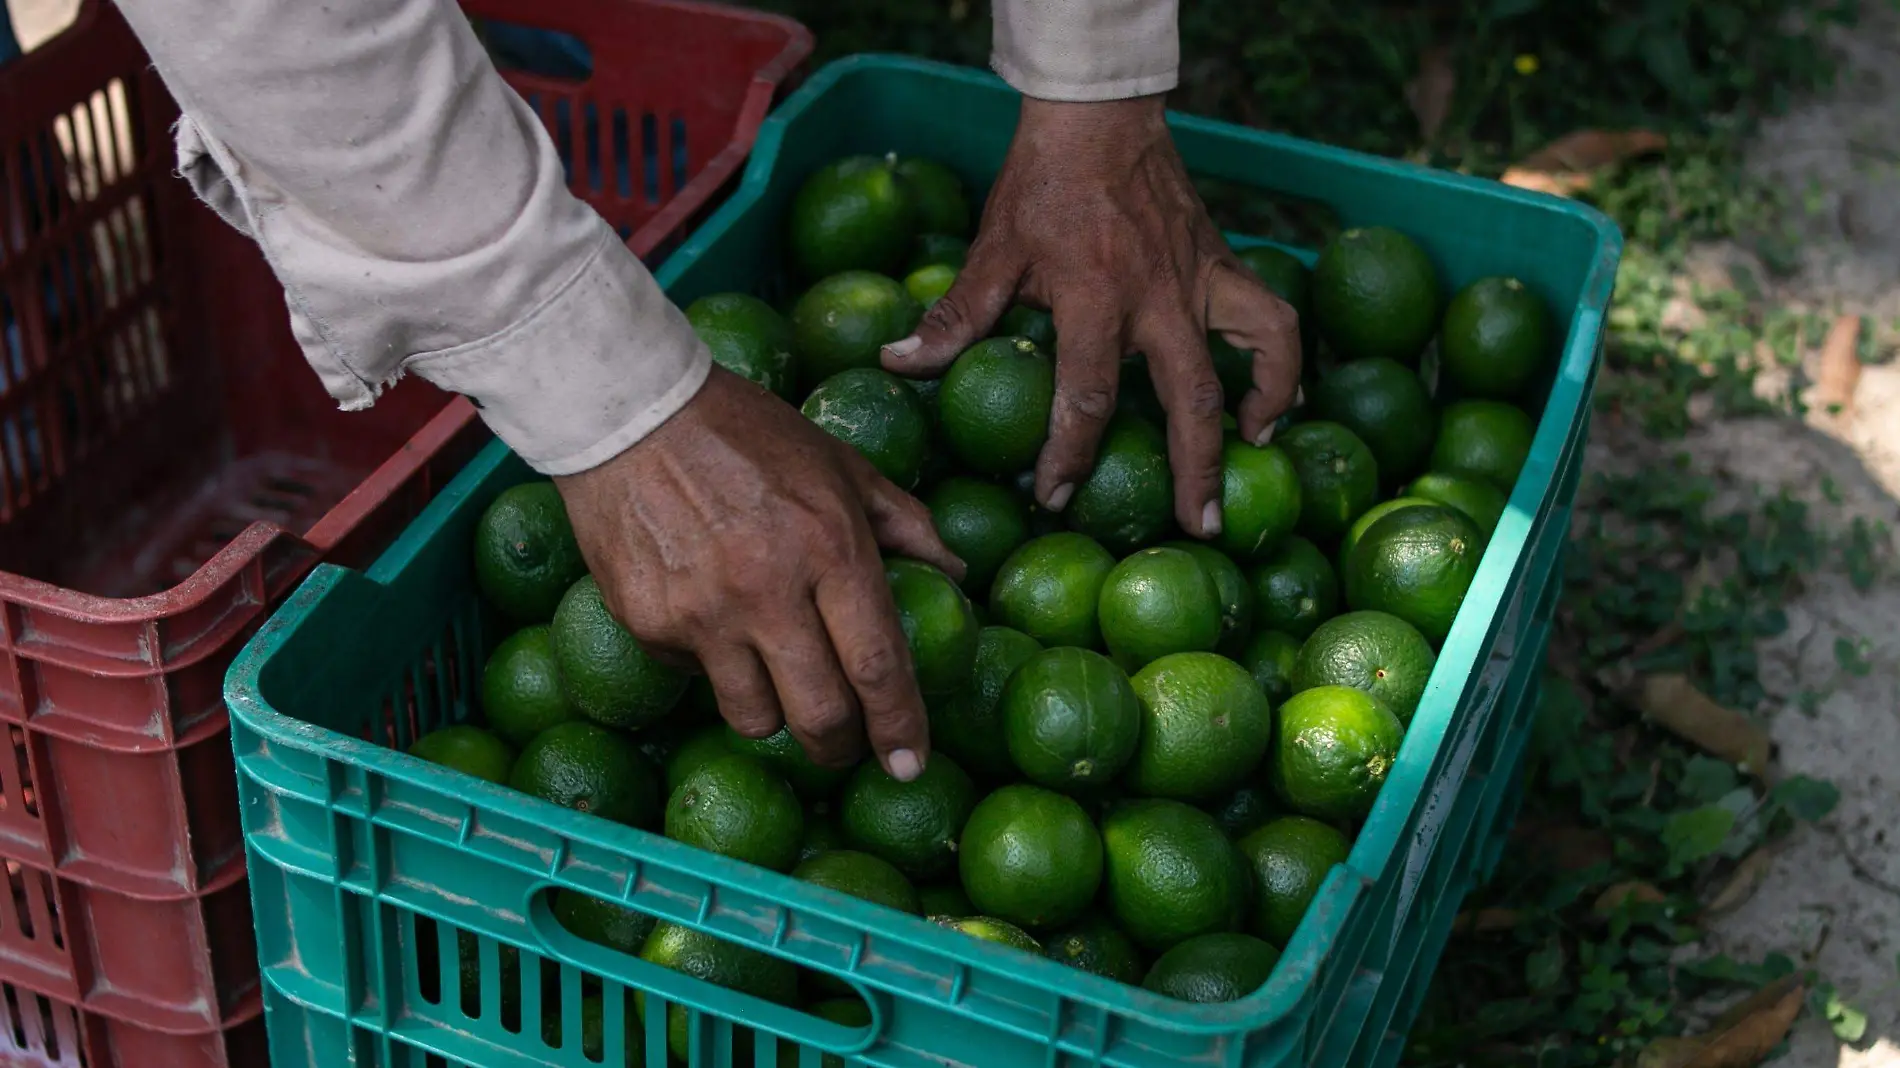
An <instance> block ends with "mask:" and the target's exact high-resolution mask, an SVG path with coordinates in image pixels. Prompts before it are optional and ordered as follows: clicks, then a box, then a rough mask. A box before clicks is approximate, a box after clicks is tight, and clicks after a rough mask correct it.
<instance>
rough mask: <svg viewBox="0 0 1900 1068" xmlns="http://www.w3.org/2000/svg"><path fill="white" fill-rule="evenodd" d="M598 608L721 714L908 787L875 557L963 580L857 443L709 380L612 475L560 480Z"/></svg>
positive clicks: (886, 609)
mask: <svg viewBox="0 0 1900 1068" xmlns="http://www.w3.org/2000/svg"><path fill="white" fill-rule="evenodd" d="M555 484H556V485H557V486H559V487H560V491H561V497H562V500H563V501H565V502H566V505H567V511H568V515H569V517H570V519H571V520H572V522H573V524H574V534H575V537H576V538H577V539H578V540H579V541H580V546H581V552H582V554H583V555H584V556H586V558H587V565H588V568H589V569H590V570H591V571H592V572H593V573H594V575H595V576H596V577H597V578H598V579H599V581H600V588H601V594H602V596H603V597H604V598H605V599H606V602H607V607H608V608H609V609H611V610H612V611H613V613H614V615H615V617H617V618H618V619H619V620H620V621H621V622H622V623H623V624H625V625H626V627H627V629H628V630H630V631H632V632H633V634H634V636H635V637H636V638H638V639H639V640H640V642H641V644H642V645H643V646H645V647H646V648H647V649H648V650H650V651H651V652H653V653H654V654H655V655H657V656H661V657H663V658H668V659H674V660H684V659H685V658H687V657H691V658H694V659H697V661H698V662H699V664H700V665H701V666H702V667H703V668H704V669H705V670H706V672H707V674H708V675H709V676H711V680H712V686H713V692H714V694H715V695H716V696H717V697H718V699H719V710H720V713H721V714H722V715H723V716H724V717H725V718H726V721H727V722H728V723H730V724H731V725H732V727H733V729H734V730H737V731H738V732H739V733H740V734H743V735H745V736H747V737H750V738H762V737H765V736H766V735H769V734H771V733H772V732H774V731H776V730H778V728H779V725H780V724H781V723H783V724H785V725H786V726H788V727H790V728H791V732H792V734H793V735H794V736H796V737H797V738H798V740H799V742H800V743H801V744H802V745H804V747H805V751H806V752H807V753H808V754H810V756H811V758H812V759H813V760H814V761H817V762H818V763H820V764H826V765H832V766H841V765H846V764H849V763H850V762H852V761H853V760H855V759H857V758H858V756H859V755H860V754H861V753H862V752H863V746H864V740H865V738H866V736H867V735H868V736H869V739H870V744H871V748H872V749H873V750H874V751H875V753H876V754H877V758H878V761H879V763H881V764H883V766H884V768H885V770H886V771H889V772H890V773H891V775H892V776H894V777H896V778H898V779H901V780H908V779H911V778H915V777H916V775H917V773H918V772H919V771H921V770H922V768H923V764H924V761H925V759H926V757H927V756H928V754H929V749H930V731H929V726H928V723H927V721H926V719H925V713H924V704H923V699H922V697H921V696H919V694H918V691H917V683H916V680H915V679H914V678H913V677H912V675H911V662H910V650H909V647H908V646H907V645H906V644H905V640H904V632H903V629H902V628H901V626H900V625H899V623H898V619H897V611H896V608H895V607H894V606H893V604H892V602H891V593H890V589H889V587H888V585H887V584H886V582H885V579H884V564H883V561H882V559H881V558H880V556H879V553H878V550H879V547H880V546H882V547H884V548H886V549H890V550H892V551H894V552H898V553H902V554H904V555H907V556H913V557H916V558H917V559H920V560H924V561H927V562H929V563H932V564H935V565H937V566H938V567H940V568H943V569H944V570H945V571H947V572H949V573H950V574H951V575H952V577H957V578H960V577H961V576H962V574H963V564H962V562H961V561H959V560H958V559H957V558H956V557H955V556H953V555H951V553H950V551H949V550H948V549H946V548H944V545H943V542H942V541H941V540H940V539H939V538H938V537H937V532H936V528H935V527H934V526H933V525H932V524H931V521H930V513H929V511H928V510H927V509H925V508H924V506H923V505H921V504H919V503H918V502H917V501H916V500H915V499H914V498H912V497H911V496H909V495H908V494H906V493H904V492H903V491H901V490H899V489H898V488H897V487H896V486H894V485H892V484H891V483H890V482H889V481H887V480H886V479H885V478H884V477H883V476H881V475H879V474H878V473H877V471H876V470H875V469H873V468H872V466H871V464H870V462H869V461H867V460H865V459H864V458H863V457H862V456H860V455H859V454H858V453H857V452H856V451H855V450H853V449H852V448H851V447H850V446H848V445H845V444H844V443H842V442H840V441H838V440H836V439H835V438H832V437H830V436H828V435H826V434H825V433H824V432H823V431H821V430H819V429H818V428H817V427H815V426H813V425H812V424H811V423H809V422H807V421H806V420H805V419H804V418H803V417H802V416H800V415H799V414H798V412H797V411H796V410H795V409H793V408H792V407H790V406H789V405H787V404H786V403H785V402H783V401H781V400H779V399H778V398H776V397H774V396H773V395H772V394H770V393H768V392H766V391H765V390H764V389H762V388H760V387H758V386H756V385H754V384H753V383H751V382H748V381H746V380H745V379H743V378H740V377H738V376H737V375H734V374H731V373H730V372H727V371H725V370H723V369H721V368H719V367H714V368H713V369H712V373H711V376H710V377H708V378H707V380H706V384H705V386H704V387H702V388H701V389H700V391H699V393H698V395H697V396H695V397H694V398H693V399H692V400H691V401H690V402H688V403H687V405H686V407H684V408H682V409H680V410H679V412H678V413H677V414H675V415H674V416H673V417H672V418H671V419H669V420H667V421H666V422H665V423H664V424H662V425H661V426H660V428H659V429H658V430H655V431H654V432H653V433H651V434H649V435H648V436H647V437H646V438H645V439H643V440H642V441H641V442H640V443H639V444H637V445H635V446H633V447H632V448H630V449H628V450H627V451H625V452H623V453H621V454H620V455H619V456H617V457H615V458H614V459H612V460H609V461H608V462H606V463H604V464H602V465H600V466H599V467H596V468H593V469H592V470H589V471H584V472H582V473H580V474H576V475H568V476H565V477H561V478H557V479H555Z"/></svg>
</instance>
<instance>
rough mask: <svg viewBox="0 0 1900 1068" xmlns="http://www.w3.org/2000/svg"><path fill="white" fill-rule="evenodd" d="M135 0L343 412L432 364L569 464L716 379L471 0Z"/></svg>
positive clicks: (225, 188)
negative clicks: (461, 3) (535, 110)
mask: <svg viewBox="0 0 1900 1068" xmlns="http://www.w3.org/2000/svg"><path fill="white" fill-rule="evenodd" d="M119 4H120V7H121V8H122V9H123V10H124V12H125V15H126V17H127V19H128V21H130V22H131V24H132V26H133V28H134V29H135V30H136V31H137V32H138V34H139V37H140V39H141V40H142V41H143V42H144V43H145V45H146V47H147V49H148V50H149V51H150V53H151V55H152V58H153V60H154V61H155V63H156V64H157V67H158V70H159V72H160V74H161V75H163V77H164V79H165V82H166V84H167V85H168V86H169V87H170V88H171V90H172V93H173V95H174V96H175V97H177V99H178V101H179V103H180V105H181V106H182V108H183V110H184V118H183V120H182V121H181V122H180V123H179V126H178V130H177V139H178V153H179V168H180V170H181V172H182V173H183V174H184V176H185V177H186V178H187V179H188V180H189V181H190V182H191V183H192V185H193V186H194V187H195V188H196V190H197V191H198V194H199V195H200V196H201V197H202V198H204V200H205V201H206V202H207V203H209V204H210V205H211V206H212V207H213V208H214V209H216V210H217V211H218V212H219V213H220V214H221V215H222V216H223V217H224V218H225V219H226V220H227V221H228V222H230V223H231V224H232V225H234V226H236V227H237V228H238V229H240V230H242V231H243V232H245V233H246V234H248V235H250V236H251V237H252V238H254V239H255V240H256V241H257V242H258V244H259V245H260V246H261V247H262V248H263V251H264V254H265V256H266V258H267V259H268V260H269V261H270V265H271V267H272V269H273V270H274V271H275V272H276V274H277V277H278V279H279V280H280V281H281V282H282V283H283V286H284V290H285V295H286V303H287V305H288V307H289V314H290V320H291V326H292V329H293V331H294V333H295V335H296V337H297V340H298V341H299V343H300V344H301V345H302V346H303V349H304V353H305V355H306V356H307V357H308V359H309V361H310V364H311V366H312V367H313V368H315V370H316V371H317V374H318V375H319V377H320V378H321V379H322V381H323V384H324V386H325V388H327V389H328V390H329V392H330V394H331V395H332V396H334V397H335V398H336V399H337V401H338V402H339V403H340V404H341V405H342V406H343V407H344V408H346V409H355V408H363V407H367V406H368V405H369V404H371V403H372V402H373V401H374V400H375V398H376V396H377V394H378V393H379V392H380V391H381V390H382V389H383V388H384V387H385V386H387V385H388V384H390V383H391V382H393V381H395V380H396V379H397V378H398V377H400V376H401V375H402V374H404V373H406V372H413V373H415V374H418V375H421V376H422V377H424V378H426V379H428V380H429V381H431V382H434V383H435V384H437V385H439V386H441V387H442V388H444V389H448V390H452V391H454V392H457V393H461V394H464V395H466V396H468V397H470V398H471V399H473V400H474V401H475V403H476V404H477V405H478V406H479V407H480V409H481V412H482V417H483V419H484V420H486V421H487V422H488V424H489V425H490V427H492V428H493V429H494V431H495V433H496V434H497V435H499V436H500V437H501V438H502V439H503V440H504V441H506V442H507V443H508V444H509V445H510V446H511V447H513V448H514V449H515V451H516V452H518V453H520V454H521V456H522V457H523V458H524V459H526V460H527V461H528V462H529V463H530V464H531V465H533V466H534V467H535V468H537V469H539V470H541V471H543V472H545V473H548V474H567V473H572V472H575V471H581V470H585V469H587V468H589V467H592V466H594V465H596V464H599V463H601V462H602V461H605V460H607V459H609V458H611V457H612V456H614V455H616V454H617V453H619V452H621V451H622V450H624V449H625V448H626V447H627V446H629V445H631V444H633V443H634V442H636V441H638V440H639V439H640V438H641V437H642V436H643V435H645V434H646V433H647V432H648V431H650V430H652V429H653V428H654V427H656V426H658V425H659V424H660V423H661V422H663V421H664V420H665V419H666V418H667V417H668V416H670V415H671V414H672V413H673V412H674V411H676V410H678V408H679V407H680V406H682V405H683V404H685V403H686V401H687V400H689V399H690V398H691V397H692V395H693V394H694V393H695V392H697V390H698V389H699V386H700V385H701V383H703V382H704V380H705V377H706V372H707V368H708V367H709V366H710V362H711V360H710V357H709V355H708V354H707V352H706V349H705V346H704V345H702V344H701V343H700V342H699V340H698V339H697V337H695V335H694V334H693V332H692V329H691V328H690V327H689V326H688V325H687V323H686V320H685V317H684V316H683V315H682V314H681V313H680V311H679V310H678V309H677V308H675V307H674V306H673V305H672V304H671V303H670V302H669V301H668V300H667V299H666V297H665V295H664V294H663V293H662V292H661V291H660V289H659V287H658V286H657V285H655V283H654V281H653V278H652V276H651V275H650V274H649V273H648V272H647V270H646V268H645V267H643V266H642V265H641V263H640V262H639V260H638V259H637V258H636V257H634V256H633V254H632V253H630V252H629V251H628V250H627V248H626V246H625V245H624V244H622V243H621V242H620V240H619V239H618V238H617V237H616V236H615V234H614V233H613V231H612V229H611V228H609V227H608V225H607V224H606V223H605V222H604V221H603V220H602V219H601V218H600V217H599V216H598V215H596V214H595V213H594V212H593V210H592V209H590V208H589V207H587V206H586V205H585V204H583V203H582V202H580V201H579V200H577V199H575V198H574V197H573V196H572V195H570V194H569V193H568V191H567V188H566V185H565V183H564V181H563V175H562V168H561V163H560V159H559V158H558V156H557V155H556V154H555V149H554V146H553V144H552V142H551V141H550V140H549V139H548V136H547V134H546V133H545V132H544V131H543V129H542V128H541V125H540V123H539V122H538V121H536V119H535V117H534V115H533V114H532V113H531V112H530V111H529V110H528V108H527V106H526V105H525V104H523V103H522V102H521V100H520V98H519V97H517V96H516V95H515V94H514V92H512V91H511V90H510V89H509V88H508V87H507V85H506V84H505V83H504V82H503V81H502V79H501V77H500V75H499V74H497V73H496V71H495V69H494V67H493V65H492V64H491V63H490V62H489V60H488V57H487V56H486V54H485V53H484V52H483V50H482V47H481V45H480V44H479V42H477V40H476V39H475V36H474V34H473V32H472V31H471V30H470V28H469V25H468V22H467V20H466V18H464V17H463V15H462V14H461V12H460V10H459V9H458V8H457V7H456V6H455V4H454V3H453V2H452V0H119Z"/></svg>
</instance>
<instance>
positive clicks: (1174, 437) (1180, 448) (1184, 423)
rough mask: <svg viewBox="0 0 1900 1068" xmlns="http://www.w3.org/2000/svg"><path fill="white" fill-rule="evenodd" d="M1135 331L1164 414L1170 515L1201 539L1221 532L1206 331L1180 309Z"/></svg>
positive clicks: (1215, 403) (1214, 400) (1215, 392)
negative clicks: (1170, 478)
mask: <svg viewBox="0 0 1900 1068" xmlns="http://www.w3.org/2000/svg"><path fill="white" fill-rule="evenodd" d="M1150 323H1151V325H1149V326H1148V327H1147V328H1146V329H1144V330H1142V331H1139V332H1138V333H1137V335H1136V337H1135V339H1134V340H1135V343H1136V344H1138V345H1140V346H1141V349H1142V351H1143V352H1146V353H1147V354H1148V373H1149V375H1150V377H1152V378H1153V379H1154V384H1155V392H1156V393H1157V394H1159V395H1160V397H1161V406H1162V407H1163V408H1165V409H1166V410H1167V413H1168V466H1169V467H1170V468H1171V469H1172V470H1173V472H1174V517H1175V520H1176V521H1177V522H1179V523H1180V524H1181V529H1182V530H1185V531H1187V532H1188V533H1190V534H1194V535H1197V536H1199V537H1203V538H1211V537H1213V536H1214V535H1216V534H1219V533H1220V529H1221V511H1220V495H1221V481H1220V449H1221V425H1220V418H1221V410H1222V406H1221V390H1220V379H1219V378H1217V377H1215V375H1214V361H1213V360H1212V359H1211V358H1209V356H1208V354H1207V335H1206V333H1205V332H1204V331H1203V330H1201V329H1200V327H1199V326H1198V325H1197V324H1196V323H1195V322H1194V320H1193V319H1192V318H1191V317H1190V316H1188V315H1187V314H1185V313H1182V312H1178V311H1169V312H1167V313H1165V314H1162V315H1158V316H1156V317H1154V318H1153V319H1152V320H1151V321H1150Z"/></svg>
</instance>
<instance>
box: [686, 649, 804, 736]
mask: <svg viewBox="0 0 1900 1068" xmlns="http://www.w3.org/2000/svg"><path fill="white" fill-rule="evenodd" d="M699 661H700V663H702V664H704V665H705V666H706V677H707V678H708V679H710V680H712V688H713V697H714V698H716V699H717V700H718V702H719V715H720V718H722V719H724V720H725V721H726V722H727V723H728V724H730V725H731V726H732V729H733V730H735V731H738V732H739V733H740V734H742V735H744V736H746V737H747V738H765V737H768V736H770V735H772V734H773V733H775V732H776V731H777V730H778V729H779V728H780V727H782V726H784V725H785V714H784V711H783V710H782V709H780V708H779V703H778V694H777V692H775V691H774V690H773V689H772V676H771V675H769V674H767V673H766V670H765V662H764V661H762V660H760V659H759V654H758V653H755V652H753V651H752V650H751V649H749V648H747V647H745V646H743V645H727V646H722V647H719V648H715V649H708V650H706V651H704V652H702V653H700V656H699Z"/></svg>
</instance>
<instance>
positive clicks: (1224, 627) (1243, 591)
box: [1098, 541, 1253, 656]
mask: <svg viewBox="0 0 1900 1068" xmlns="http://www.w3.org/2000/svg"><path fill="white" fill-rule="evenodd" d="M1162 548H1164V549H1179V550H1181V551H1182V552H1184V553H1187V554H1188V555H1189V556H1192V557H1193V558H1194V559H1195V562H1197V563H1199V564H1200V565H1201V570H1203V571H1205V572H1207V577H1208V578H1210V579H1213V580H1214V591H1215V592H1216V593H1218V594H1219V595H1220V641H1219V642H1217V643H1216V644H1215V646H1214V648H1215V649H1217V650H1219V651H1220V652H1221V653H1222V654H1223V655H1235V656H1237V655H1239V653H1240V651H1241V650H1242V649H1244V648H1246V646H1247V637H1248V635H1250V634H1252V633H1253V587H1252V586H1251V585H1249V584H1248V582H1247V574H1246V572H1244V571H1242V570H1240V565H1239V564H1236V563H1234V560H1233V558H1232V557H1230V556H1228V555H1227V554H1226V553H1224V552H1221V551H1220V550H1219V549H1216V548H1214V547H1213V546H1212V545H1208V544H1206V543H1204V542H1198V541H1171V542H1168V543H1167V544H1165V545H1163V546H1162ZM1098 607H1099V606H1098Z"/></svg>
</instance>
